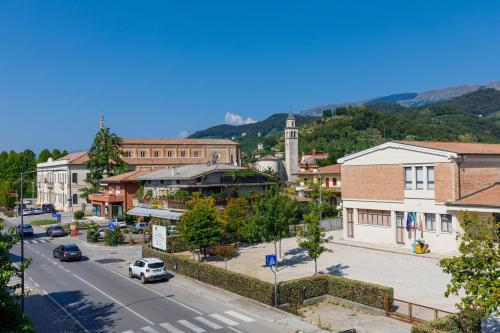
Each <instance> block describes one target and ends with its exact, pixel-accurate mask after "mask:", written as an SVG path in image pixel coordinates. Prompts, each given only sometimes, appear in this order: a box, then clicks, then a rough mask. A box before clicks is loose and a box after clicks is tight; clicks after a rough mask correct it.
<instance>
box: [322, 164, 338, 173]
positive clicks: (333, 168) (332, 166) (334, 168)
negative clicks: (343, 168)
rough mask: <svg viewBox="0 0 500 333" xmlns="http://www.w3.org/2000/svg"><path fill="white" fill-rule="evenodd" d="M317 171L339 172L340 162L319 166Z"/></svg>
mask: <svg viewBox="0 0 500 333" xmlns="http://www.w3.org/2000/svg"><path fill="white" fill-rule="evenodd" d="M318 173H340V164H330V165H326V166H324V167H320V168H319V170H318Z"/></svg>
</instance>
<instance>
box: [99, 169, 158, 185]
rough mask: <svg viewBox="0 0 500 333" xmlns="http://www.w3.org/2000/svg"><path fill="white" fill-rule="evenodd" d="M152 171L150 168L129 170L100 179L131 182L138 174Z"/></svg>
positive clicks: (112, 181) (110, 181)
mask: <svg viewBox="0 0 500 333" xmlns="http://www.w3.org/2000/svg"><path fill="white" fill-rule="evenodd" d="M150 172H152V170H151V169H138V170H133V171H129V172H125V173H122V174H120V175H116V176H111V177H107V178H104V179H103V180H102V182H103V183H118V182H133V181H135V180H136V179H137V177H139V176H143V175H145V174H147V173H150Z"/></svg>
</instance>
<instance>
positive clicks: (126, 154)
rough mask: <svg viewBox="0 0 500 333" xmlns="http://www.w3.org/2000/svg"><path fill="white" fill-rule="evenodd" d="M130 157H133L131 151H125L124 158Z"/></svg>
mask: <svg viewBox="0 0 500 333" xmlns="http://www.w3.org/2000/svg"><path fill="white" fill-rule="evenodd" d="M130 155H131V153H130V150H125V151H124V152H123V156H124V157H130Z"/></svg>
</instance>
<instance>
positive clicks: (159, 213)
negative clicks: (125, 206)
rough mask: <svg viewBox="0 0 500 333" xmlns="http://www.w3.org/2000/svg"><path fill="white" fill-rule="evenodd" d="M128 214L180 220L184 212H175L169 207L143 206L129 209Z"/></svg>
mask: <svg viewBox="0 0 500 333" xmlns="http://www.w3.org/2000/svg"><path fill="white" fill-rule="evenodd" d="M127 214H128V215H134V216H152V217H158V218H160V219H167V220H179V219H180V218H181V216H182V213H179V212H173V211H171V210H167V209H154V208H143V207H134V208H132V209H131V210H129V211H128V212H127Z"/></svg>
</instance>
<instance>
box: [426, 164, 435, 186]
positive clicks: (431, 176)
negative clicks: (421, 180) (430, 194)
mask: <svg viewBox="0 0 500 333" xmlns="http://www.w3.org/2000/svg"><path fill="white" fill-rule="evenodd" d="M427 189H429V190H433V189H434V167H427Z"/></svg>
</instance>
